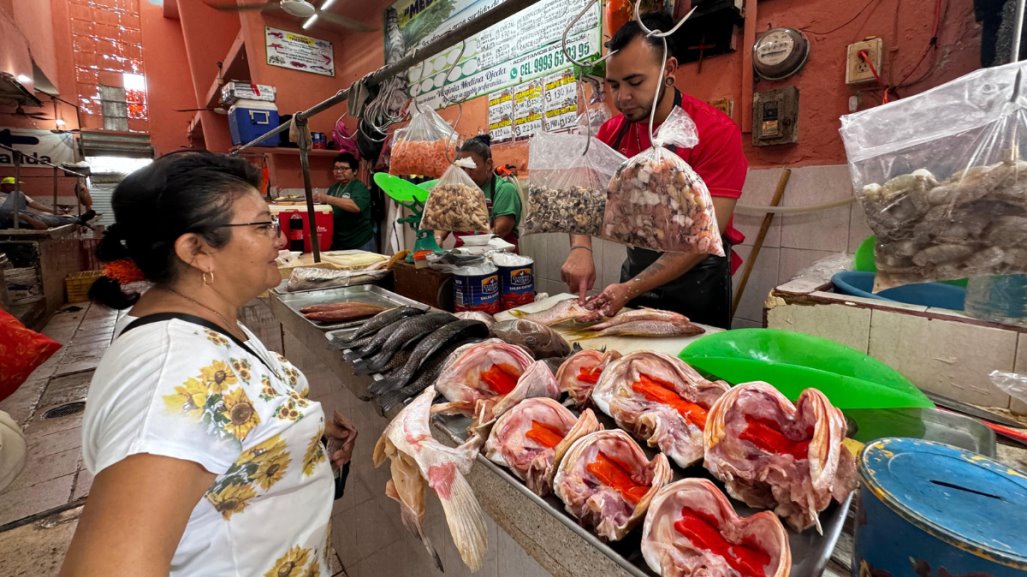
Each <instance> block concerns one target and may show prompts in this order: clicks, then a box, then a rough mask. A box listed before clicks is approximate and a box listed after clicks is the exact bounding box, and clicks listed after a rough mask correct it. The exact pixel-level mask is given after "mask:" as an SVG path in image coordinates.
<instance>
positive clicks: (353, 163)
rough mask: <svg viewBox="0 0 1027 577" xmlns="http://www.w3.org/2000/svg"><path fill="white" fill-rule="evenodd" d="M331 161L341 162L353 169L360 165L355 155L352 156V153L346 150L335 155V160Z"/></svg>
mask: <svg viewBox="0 0 1027 577" xmlns="http://www.w3.org/2000/svg"><path fill="white" fill-rule="evenodd" d="M332 162H333V163H339V162H342V163H344V164H345V165H346V166H348V167H350V168H351V169H353V170H356V169H357V167H358V166H360V161H358V160H357V157H355V156H353V155H352V154H350V153H348V152H343V153H341V154H337V155H335V160H333V161H332Z"/></svg>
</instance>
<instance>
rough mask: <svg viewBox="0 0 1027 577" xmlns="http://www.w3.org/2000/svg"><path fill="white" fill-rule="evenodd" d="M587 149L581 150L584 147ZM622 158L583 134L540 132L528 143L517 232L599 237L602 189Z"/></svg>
mask: <svg viewBox="0 0 1027 577" xmlns="http://www.w3.org/2000/svg"><path fill="white" fill-rule="evenodd" d="M586 144H587V145H588V150H587V151H585V146H586ZM625 160H626V159H625V158H624V156H623V155H622V154H620V153H619V152H617V151H616V150H614V149H612V148H610V147H609V146H607V145H606V144H604V143H602V142H600V141H599V140H596V139H592V141H591V142H589V141H588V137H587V136H579V135H575V134H557V133H551V132H542V133H540V134H538V135H536V136H533V137H532V138H531V140H530V141H529V142H528V174H529V176H528V198H527V202H526V203H525V206H526V208H525V214H524V221H523V222H522V223H521V234H538V233H544V232H566V233H571V234H587V235H590V236H599V233H600V226H601V224H602V221H603V214H604V213H605V211H606V187H607V185H608V184H609V182H610V178H612V177H613V175H614V173H615V172H616V171H617V167H619V166H620V165H621V164H623V162H624V161H625Z"/></svg>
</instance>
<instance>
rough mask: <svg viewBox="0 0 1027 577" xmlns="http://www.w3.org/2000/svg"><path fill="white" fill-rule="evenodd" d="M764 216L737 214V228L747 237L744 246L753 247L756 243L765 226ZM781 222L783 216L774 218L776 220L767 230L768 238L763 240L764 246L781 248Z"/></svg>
mask: <svg viewBox="0 0 1027 577" xmlns="http://www.w3.org/2000/svg"><path fill="white" fill-rule="evenodd" d="M740 202H741V201H740ZM764 216H765V215H763V214H748V213H740V212H735V223H734V224H735V228H737V229H738V230H739V231H741V233H742V234H744V235H745V241H744V242H743V243H742V244H743V245H746V246H752V245H754V244H755V243H756V237H757V236H758V235H759V232H760V227H761V226H762V225H763V217H764ZM781 220H782V217H781V215H776V216H774V220H772V221H771V222H770V227H769V228H767V236H766V237H765V238H764V239H763V246H765V247H771V248H777V247H779V246H781Z"/></svg>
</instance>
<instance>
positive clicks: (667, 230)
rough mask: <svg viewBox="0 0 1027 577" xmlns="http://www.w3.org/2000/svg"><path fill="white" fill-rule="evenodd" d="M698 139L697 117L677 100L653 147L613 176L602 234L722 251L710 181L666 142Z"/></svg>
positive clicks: (644, 243) (663, 246) (669, 248)
mask: <svg viewBox="0 0 1027 577" xmlns="http://www.w3.org/2000/svg"><path fill="white" fill-rule="evenodd" d="M698 142H699V138H698V136H697V133H696V129H695V123H694V122H693V121H692V119H691V118H690V117H689V116H688V114H687V113H686V112H685V111H684V110H682V109H681V108H680V107H678V106H675V107H674V110H672V111H671V113H670V115H668V116H667V120H665V121H664V123H663V124H662V125H661V126H660V129H659V131H658V132H657V133H656V135H655V137H654V138H653V147H652V148H649V149H646V150H643V151H642V152H640V153H639V154H637V155H635V156H634V157H633V158H631V159H629V160H628V161H627V162H625V163H624V164H623V165H621V167H620V168H619V169H618V170H617V173H616V174H615V175H614V176H613V178H612V179H611V180H610V186H609V194H608V195H607V198H606V213H605V216H604V218H603V227H602V237H603V238H605V239H608V240H612V241H615V242H619V243H622V244H626V245H628V246H631V247H636V248H647V249H650V250H656V251H665V252H681V253H691V254H712V255H716V256H724V246H723V244H722V242H721V240H720V231H719V229H718V228H717V216H716V214H715V213H714V211H713V198H712V197H711V196H710V191H709V190H708V189H707V188H706V183H704V182H703V181H702V179H701V178H699V175H698V174H696V173H695V171H694V170H692V167H691V166H689V165H688V163H687V162H685V161H684V160H682V158H681V157H680V156H678V155H677V154H675V153H674V152H673V151H671V150H670V149H668V148H665V147H667V146H680V147H682V148H692V147H694V146H695V145H696V144H698Z"/></svg>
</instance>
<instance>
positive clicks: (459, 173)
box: [421, 158, 491, 233]
mask: <svg viewBox="0 0 1027 577" xmlns="http://www.w3.org/2000/svg"><path fill="white" fill-rule="evenodd" d="M467 163H470V168H473V167H474V161H473V160H471V159H469V158H462V159H460V160H458V161H456V162H455V163H453V164H452V165H450V167H449V168H448V169H446V173H445V174H443V175H442V178H440V179H439V182H438V184H436V185H435V188H433V189H432V190H431V192H430V193H429V194H428V200H427V201H425V203H424V214H423V215H422V216H421V230H439V231H460V232H468V231H474V232H476V233H487V232H491V230H490V228H489V209H488V207H487V206H486V205H485V194H484V193H483V192H482V191H481V189H480V188H478V185H477V184H474V181H473V180H471V177H470V176H468V175H467V173H466V172H464V169H463V167H464V166H467Z"/></svg>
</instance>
